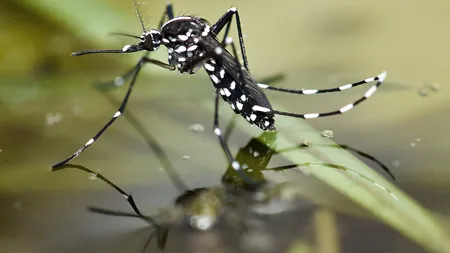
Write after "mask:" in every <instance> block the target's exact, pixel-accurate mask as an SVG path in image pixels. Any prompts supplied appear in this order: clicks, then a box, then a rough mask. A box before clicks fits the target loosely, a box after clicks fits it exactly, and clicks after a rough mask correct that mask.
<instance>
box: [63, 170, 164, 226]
mask: <svg viewBox="0 0 450 253" xmlns="http://www.w3.org/2000/svg"><path fill="white" fill-rule="evenodd" d="M65 168H74V169H78V170H81V171H84V172H87V173H89V174H91V175H93V176H95V177H96V178H98V179H100V180H102V181H103V182H105V183H106V184H108V185H109V186H111V187H112V188H113V189H114V190H116V191H117V192H119V193H120V194H121V195H122V196H123V197H124V198H125V199H126V200H127V202H128V204H130V206H131V208H133V210H134V212H135V213H136V216H137V217H139V218H141V219H143V220H145V221H146V222H148V223H150V224H151V225H154V226H155V225H156V223H155V222H154V221H153V219H151V218H150V217H148V216H144V215H142V213H141V211H139V208H138V207H137V205H136V203H135V202H134V199H133V196H131V194H127V193H126V192H125V191H124V190H122V189H121V188H120V187H119V186H117V185H116V184H114V183H113V182H111V181H109V180H108V179H107V178H106V177H104V176H103V175H102V174H100V173H98V172H94V171H92V170H90V169H88V168H86V167H84V166H82V165H77V164H66V165H64V166H61V167H59V168H58V169H55V170H61V169H65ZM127 216H130V217H136V216H134V215H132V214H130V215H127Z"/></svg>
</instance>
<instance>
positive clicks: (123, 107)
mask: <svg viewBox="0 0 450 253" xmlns="http://www.w3.org/2000/svg"><path fill="white" fill-rule="evenodd" d="M145 63H152V64H155V65H158V66H160V67H163V68H167V69H170V70H175V67H174V66H172V65H169V64H166V63H163V62H160V61H157V60H153V59H150V58H141V59H140V60H139V62H138V64H137V65H136V67H135V69H136V70H135V72H134V75H133V77H132V79H131V82H130V86H129V87H128V90H127V93H126V95H125V97H124V99H123V100H122V103H121V104H120V107H119V109H118V110H117V112H116V113H115V114H114V115H113V117H112V118H111V119H110V120H109V121H108V123H106V125H104V126H103V127H102V128H101V129H100V131H98V132H97V133H96V134H95V135H94V136H93V137H92V138H91V139H89V140H88V141H87V142H86V144H84V145H83V146H82V147H81V148H80V149H78V150H77V151H76V152H75V153H73V154H72V155H70V156H69V157H68V158H66V159H64V160H63V161H61V162H59V163H57V164H54V165H53V166H52V168H53V169H56V168H59V167H61V166H62V165H64V164H66V163H68V162H69V161H70V160H72V159H74V158H75V157H77V156H79V155H80V154H81V153H82V152H83V151H84V150H86V149H87V148H88V147H89V146H90V145H92V144H93V143H94V142H95V141H96V140H97V139H98V138H99V137H100V136H101V135H102V134H103V132H105V131H106V129H107V128H108V127H109V126H111V124H112V123H113V122H114V121H115V120H116V119H117V118H118V117H119V116H120V115H122V113H123V112H124V111H125V107H126V105H127V103H128V99H129V98H130V95H131V91H132V90H133V87H134V84H135V82H136V79H137V76H138V74H139V72H140V70H141V69H142V66H143V65H144V64H145Z"/></svg>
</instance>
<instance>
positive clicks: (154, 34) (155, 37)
mask: <svg viewBox="0 0 450 253" xmlns="http://www.w3.org/2000/svg"><path fill="white" fill-rule="evenodd" d="M111 34H112V35H122V36H127V37H132V38H138V39H140V41H139V43H137V44H135V45H125V46H124V47H123V48H122V49H94V50H85V51H80V52H75V53H72V56H80V55H86V54H98V53H117V54H121V53H134V52H139V51H144V50H145V51H156V50H158V48H159V46H160V45H161V40H162V35H161V32H160V31H158V30H153V29H152V30H149V31H146V32H144V33H143V34H142V36H141V37H137V36H135V35H130V34H125V33H111Z"/></svg>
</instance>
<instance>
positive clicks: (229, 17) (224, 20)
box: [211, 7, 250, 73]
mask: <svg viewBox="0 0 450 253" xmlns="http://www.w3.org/2000/svg"><path fill="white" fill-rule="evenodd" d="M233 16H236V27H237V32H238V37H239V45H240V47H241V53H242V60H243V61H244V67H245V69H246V70H247V71H248V72H249V73H250V70H249V68H248V59H247V54H246V53H245V46H244V35H243V34H242V26H241V19H240V17H239V12H238V11H237V9H236V8H235V7H233V8H230V9H229V10H228V11H227V12H226V13H225V14H224V15H223V16H222V17H221V18H220V19H219V20H218V21H217V22H216V23H215V24H214V25H213V26H212V30H211V31H212V32H213V33H214V34H218V33H220V31H222V29H223V27H224V26H225V25H226V28H225V33H224V36H223V41H222V43H224V41H225V39H226V38H227V37H228V32H229V31H230V26H231V21H233ZM235 57H237V55H235ZM236 59H237V58H236Z"/></svg>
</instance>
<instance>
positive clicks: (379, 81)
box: [273, 72, 387, 119]
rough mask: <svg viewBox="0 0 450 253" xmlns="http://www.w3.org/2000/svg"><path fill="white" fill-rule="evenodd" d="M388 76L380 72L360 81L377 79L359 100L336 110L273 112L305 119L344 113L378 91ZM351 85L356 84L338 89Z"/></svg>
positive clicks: (342, 87) (343, 87) (343, 88)
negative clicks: (303, 112)
mask: <svg viewBox="0 0 450 253" xmlns="http://www.w3.org/2000/svg"><path fill="white" fill-rule="evenodd" d="M386 76H387V73H386V72H382V73H381V74H379V75H378V76H376V77H371V78H366V79H364V80H363V81H361V82H360V83H365V82H366V81H376V83H375V84H374V85H373V86H372V87H370V88H369V89H368V90H367V91H366V92H365V93H364V95H363V96H362V97H360V98H359V99H358V100H356V101H355V102H353V103H350V104H347V105H345V106H343V107H342V108H340V109H339V110H336V111H331V112H323V113H306V114H297V113H291V112H283V111H277V110H273V112H274V113H275V114H278V115H284V116H289V117H295V118H304V119H312V118H320V117H326V116H332V115H337V114H342V113H345V112H348V111H350V110H351V109H353V108H355V107H356V106H357V105H358V104H360V103H361V102H363V101H364V100H366V99H368V98H369V97H371V96H372V95H373V94H374V93H375V92H376V91H377V89H378V88H379V87H380V86H381V84H383V81H384V80H385V79H386ZM351 87H355V85H354V84H346V85H344V86H341V87H338V88H337V89H338V90H339V89H341V90H345V89H349V88H351ZM319 91H321V90H319ZM314 94H316V93H314Z"/></svg>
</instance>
